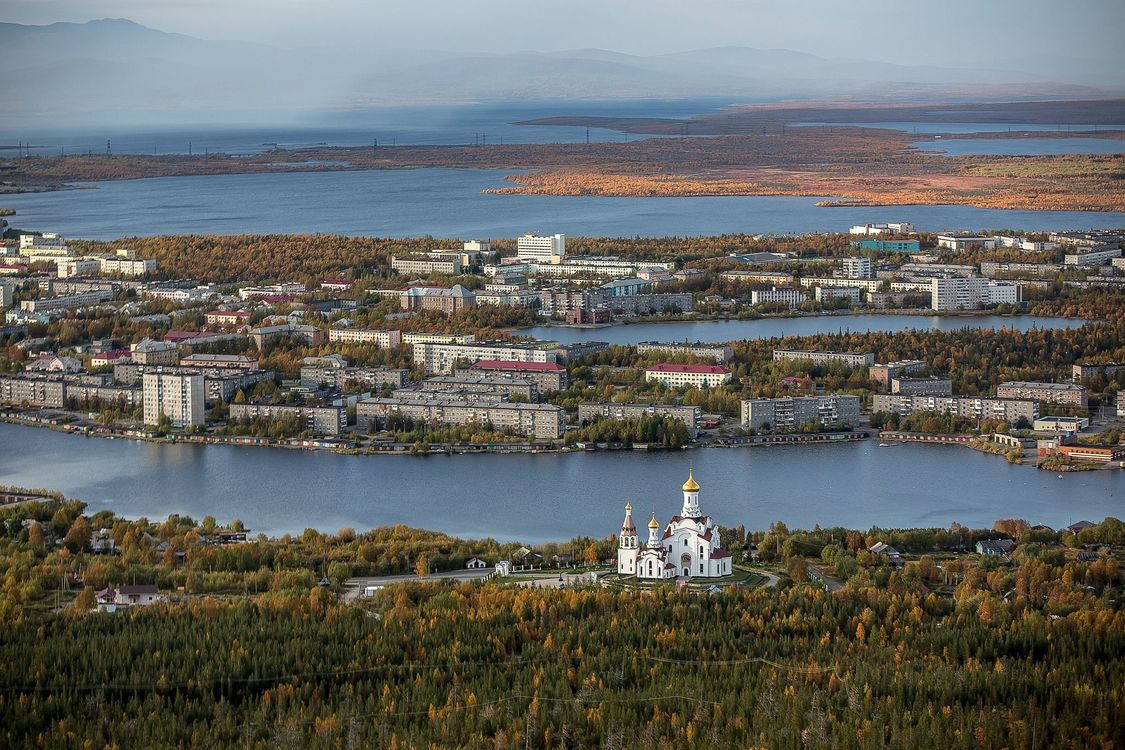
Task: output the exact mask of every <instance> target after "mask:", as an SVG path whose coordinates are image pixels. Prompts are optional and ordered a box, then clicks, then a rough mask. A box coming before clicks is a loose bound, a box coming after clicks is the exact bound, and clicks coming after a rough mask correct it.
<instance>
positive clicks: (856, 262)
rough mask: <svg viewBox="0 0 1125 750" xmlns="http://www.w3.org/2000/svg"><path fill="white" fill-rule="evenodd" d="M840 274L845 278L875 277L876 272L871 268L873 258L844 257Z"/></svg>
mask: <svg viewBox="0 0 1125 750" xmlns="http://www.w3.org/2000/svg"><path fill="white" fill-rule="evenodd" d="M840 275H841V276H842V277H843V278H845V279H873V278H875V274H874V273H873V272H872V270H871V259H870V258H864V257H862V256H859V257H855V258H844V260H843V264H842V266H841V268H840Z"/></svg>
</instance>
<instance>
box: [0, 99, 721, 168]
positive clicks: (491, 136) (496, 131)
mask: <svg viewBox="0 0 1125 750" xmlns="http://www.w3.org/2000/svg"><path fill="white" fill-rule="evenodd" d="M730 103H731V100H730V99H726V98H696V99H683V100H655V99H636V100H607V101H573V102H572V101H541V102H537V101H517V102H482V103H477V104H466V105H430V106H409V107H407V106H403V107H372V108H367V109H350V110H345V111H337V112H313V113H306V114H302V115H299V117H298V120H297V121H295V122H293V123H288V124H285V125H279V126H275V127H270V126H265V125H238V124H230V125H221V124H217V125H201V126H196V127H165V128H149V129H145V130H123V129H121V128H120V127H117V128H98V129H84V130H79V131H74V130H71V129H69V128H67V127H66V126H65V125H63V126H60V127H58V128H54V129H49V130H46V129H42V128H41V129H39V130H38V131H37V132H34V133H28V132H27V130H26V129H21V130H9V129H6V128H4V127H3V126H2V125H0V144H3V145H4V146H15V145H16V144H18V143H20V142H21V141H22V142H24V143H27V142H28V141H29V140H30V142H31V143H32V144H33V145H32V147H31V148H30V151H31V153H32V154H40V155H46V156H55V155H58V154H59V153H68V154H69V153H87V152H90V153H95V154H104V153H105V149H106V141H109V142H110V147H111V148H112V150H113V153H115V154H154V153H155V154H186V153H188V152H189V149H190V151H191V152H192V153H196V154H202V153H205V152H207V151H210V152H211V153H219V152H222V153H227V154H240V155H241V154H257V153H261V152H263V151H266V150H269V149H271V148H284V149H299V148H310V147H314V146H369V145H371V144H372V141H373V140H378V142H379V143H380V144H384V145H391V144H395V145H399V146H404V145H411V146H418V145H421V146H431V145H449V144H458V145H459V144H471V143H475V142H477V139H478V138H480V139H483V141H484V142H485V143H497V144H499V143H508V144H512V143H580V142H582V141H585V140H586V138H587V131H586V129H585V128H581V127H574V126H562V125H560V126H549V125H517V124H515V123H517V122H520V121H526V120H534V119H538V118H542V117H552V116H558V115H581V116H588V117H603V116H604V117H660V118H664V117H670V118H685V117H691V116H692V115H696V114H701V113H708V112H714V111H717V110H719V109H721V108H722V107H724V106H726V105H728V104H730ZM638 138H639V136H636V135H625V134H622V133H618V132H616V131H612V130H607V129H603V128H590V130H589V139H590V141H591V142H603V141H624V140H637V139H638ZM189 144H190V145H189ZM13 151H14V149H13ZM0 153H3V152H0Z"/></svg>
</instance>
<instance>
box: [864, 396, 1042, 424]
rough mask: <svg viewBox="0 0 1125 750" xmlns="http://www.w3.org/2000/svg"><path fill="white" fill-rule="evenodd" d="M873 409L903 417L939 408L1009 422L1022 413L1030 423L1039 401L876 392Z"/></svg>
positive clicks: (1037, 409)
mask: <svg viewBox="0 0 1125 750" xmlns="http://www.w3.org/2000/svg"><path fill="white" fill-rule="evenodd" d="M871 410H872V411H876V412H879V411H882V412H894V413H895V414H898V415H899V416H903V417H905V416H909V415H911V414H914V413H916V412H940V413H947V414H953V415H955V416H958V417H973V418H978V419H1002V420H1005V421H1007V422H1014V421H1016V420H1018V419H1019V418H1020V417H1023V418H1024V419H1026V420H1027V421H1028V423H1029V424H1030V423H1034V422H1035V420H1036V419H1037V418H1038V417H1039V404H1038V403H1037V402H1035V401H1030V400H1028V399H1011V398H982V397H978V396H896V395H894V394H890V393H876V394H875V396H874V397H873V401H872V405H871Z"/></svg>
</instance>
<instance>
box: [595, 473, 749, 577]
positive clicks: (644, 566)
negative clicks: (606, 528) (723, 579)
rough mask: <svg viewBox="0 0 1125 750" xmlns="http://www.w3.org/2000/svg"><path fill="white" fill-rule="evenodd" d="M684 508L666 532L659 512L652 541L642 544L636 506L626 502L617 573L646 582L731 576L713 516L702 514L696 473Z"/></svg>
mask: <svg viewBox="0 0 1125 750" xmlns="http://www.w3.org/2000/svg"><path fill="white" fill-rule="evenodd" d="M683 490H684V505H683V508H681V510H680V515H678V516H672V518H671V520H670V521H668V525H667V526H665V527H664V532H663V533H661V531H660V523H659V522H658V521H657V520H656V513H653V514H652V520H651V521H649V522H648V541H647V542H646V543H645V544H640V543H639V542H638V539H637V527H636V526H634V525H633V506H632V505H630V504H628V503H626V505H625V520H624V522H622V524H621V536H620V538H619V539H618V542H617V572H618V574H620V575H623V576H636V577H637V578H645V579H664V578H719V577H720V576H726V575H730V574H731V557H730V553H729V552H727V551H726V550H725V549H723V548H721V547H720V546H719V532H718V530H717V529H715V527H714V522H713V521H712V520H711V517H710V516H705V515H703V514H702V513H700V511H699V483H698V482H696V481H695V477H694V476H693V475H692V472H691V471H690V470H689V471H688V479H687V481H686V482H684V487H683Z"/></svg>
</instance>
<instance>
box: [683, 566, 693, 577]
mask: <svg viewBox="0 0 1125 750" xmlns="http://www.w3.org/2000/svg"><path fill="white" fill-rule="evenodd" d="M689 575H691V574H690V573H688V569H687V568H684V578H687V577H688V576H689Z"/></svg>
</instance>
